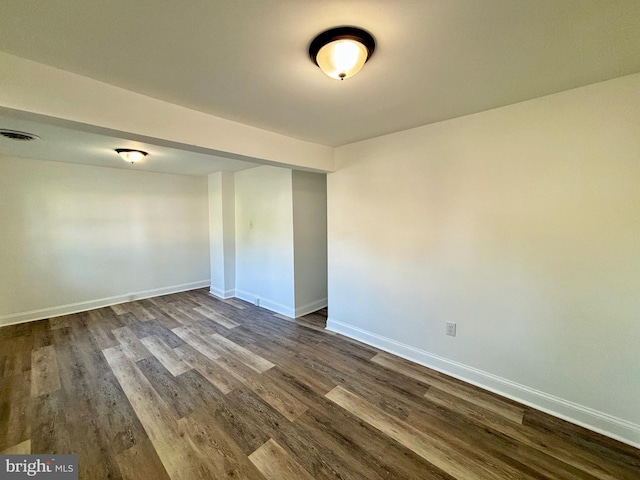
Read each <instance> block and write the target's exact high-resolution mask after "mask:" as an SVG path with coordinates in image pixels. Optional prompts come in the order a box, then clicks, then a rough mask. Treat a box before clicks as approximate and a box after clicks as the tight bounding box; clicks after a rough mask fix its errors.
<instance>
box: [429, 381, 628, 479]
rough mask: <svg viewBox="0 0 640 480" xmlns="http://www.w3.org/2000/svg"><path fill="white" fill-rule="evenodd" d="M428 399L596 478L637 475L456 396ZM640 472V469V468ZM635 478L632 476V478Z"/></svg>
mask: <svg viewBox="0 0 640 480" xmlns="http://www.w3.org/2000/svg"><path fill="white" fill-rule="evenodd" d="M425 397H426V398H427V399H428V400H429V401H430V402H432V403H435V404H437V405H440V406H442V407H444V408H449V409H452V410H454V411H455V412H456V413H458V414H459V415H463V416H466V417H468V418H471V419H473V420H474V421H477V422H479V423H481V424H482V425H484V426H487V427H490V428H492V429H493V430H495V431H497V432H500V433H502V434H504V435H506V436H508V437H511V438H513V439H515V440H517V441H518V442H520V443H521V444H522V445H525V446H529V447H533V448H536V449H539V450H540V451H543V452H545V453H547V454H548V455H549V456H552V457H554V458H557V459H558V460H561V461H562V462H564V463H566V464H568V465H571V466H573V467H576V468H577V469H579V470H582V471H583V472H585V474H588V475H592V476H594V477H595V478H599V479H604V480H614V479H616V478H617V479H629V480H630V479H631V478H633V475H635V473H632V474H629V473H628V472H626V471H625V470H624V469H620V468H617V467H616V466H613V465H610V464H609V462H608V461H607V460H606V458H605V457H596V456H594V455H593V454H591V453H589V452H585V451H583V450H580V449H574V448H571V446H570V445H567V444H566V443H564V442H563V441H561V440H560V439H557V438H554V437H553V436H552V435H547V434H545V433H544V432H540V431H534V430H533V429H529V428H527V427H526V426H523V425H517V424H514V423H513V422H510V421H508V420H505V419H504V417H502V416H500V415H497V414H495V413H493V412H491V411H488V410H481V409H479V408H478V407H477V406H476V405H474V404H473V403H471V402H465V401H463V400H461V399H459V398H458V397H456V396H454V395H449V394H446V393H444V392H439V391H438V390H437V389H434V390H429V391H428V392H427V393H426V394H425ZM638 472H639V473H640V468H639V469H638ZM630 475H631V476H630Z"/></svg>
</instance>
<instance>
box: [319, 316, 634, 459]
mask: <svg viewBox="0 0 640 480" xmlns="http://www.w3.org/2000/svg"><path fill="white" fill-rule="evenodd" d="M327 330H329V331H332V332H335V333H339V334H341V335H344V336H346V337H349V338H353V339H354V340H358V341H360V342H363V343H366V344H367V345H371V346H373V347H376V348H379V349H381V350H384V351H385V352H389V353H392V354H394V355H397V356H399V357H402V358H405V359H407V360H410V361H412V362H415V363H418V364H420V365H424V366H425V367H428V368H432V369H433V370H437V371H439V372H442V373H444V374H447V375H450V376H452V377H455V378H458V379H460V380H462V381H465V382H467V383H470V384H472V385H475V386H477V387H480V388H483V389H485V390H489V391H491V392H494V393H497V394H498V395H502V396H504V397H507V398H510V399H512V400H515V401H517V402H520V403H523V404H525V405H528V406H530V407H532V408H535V409H537V410H541V411H543V412H545V413H548V414H549V415H553V416H555V417H558V418H561V419H563V420H566V421H568V422H571V423H574V424H576V425H580V426H581V427H584V428H587V429H589V430H593V431H594V432H597V433H601V434H602V435H606V436H607V437H611V438H613V439H615V440H619V441H620V442H623V443H626V444H628V445H631V446H633V447H636V448H640V425H636V424H635V423H632V422H629V421H627V420H623V419H620V418H617V417H614V416H612V415H609V414H607V413H604V412H600V411H597V410H594V409H592V408H589V407H585V406H583V405H579V404H577V403H574V402H571V401H568V400H564V399H562V398H560V397H556V396H554V395H550V394H548V393H545V392H542V391H539V390H536V389H533V388H530V387H527V386H526V385H522V384H519V383H516V382H512V381H511V380H507V379H505V378H502V377H499V376H497V375H493V374H491V373H489V372H485V371H483V370H479V369H477V368H474V367H470V366H468V365H464V364H462V363H458V362H455V361H452V360H449V359H446V358H443V357H440V356H438V355H434V354H432V353H429V352H426V351H424V350H420V349H418V348H415V347H412V346H410V345H406V344H404V343H401V342H397V341H396V340H393V339H390V338H387V337H383V336H381V335H378V334H375V333H372V332H369V331H366V330H363V329H360V328H358V327H354V326H352V325H348V324H346V323H342V322H340V321H338V320H335V319H332V318H329V319H328V320H327Z"/></svg>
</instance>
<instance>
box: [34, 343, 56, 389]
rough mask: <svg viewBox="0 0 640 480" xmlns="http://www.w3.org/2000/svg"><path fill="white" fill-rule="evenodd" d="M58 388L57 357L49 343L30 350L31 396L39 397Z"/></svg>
mask: <svg viewBox="0 0 640 480" xmlns="http://www.w3.org/2000/svg"><path fill="white" fill-rule="evenodd" d="M58 389H60V376H59V375H58V359H57V357H56V351H55V348H54V347H53V346H51V345H49V346H47V347H42V348H38V349H35V350H32V352H31V396H32V397H39V396H40V395H44V394H47V393H51V392H55V391H56V390H58Z"/></svg>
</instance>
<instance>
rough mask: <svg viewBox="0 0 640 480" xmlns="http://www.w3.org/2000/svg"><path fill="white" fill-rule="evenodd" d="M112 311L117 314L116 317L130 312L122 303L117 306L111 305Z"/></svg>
mask: <svg viewBox="0 0 640 480" xmlns="http://www.w3.org/2000/svg"><path fill="white" fill-rule="evenodd" d="M111 310H113V311H114V312H115V314H116V315H124V314H125V313H127V312H128V311H129V309H128V308H127V304H126V303H120V304H117V305H111Z"/></svg>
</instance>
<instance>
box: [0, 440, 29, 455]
mask: <svg viewBox="0 0 640 480" xmlns="http://www.w3.org/2000/svg"><path fill="white" fill-rule="evenodd" d="M0 455H31V439H29V440H25V441H24V442H20V443H18V444H17V445H12V446H11V447H9V448H5V449H4V450H2V451H0Z"/></svg>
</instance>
